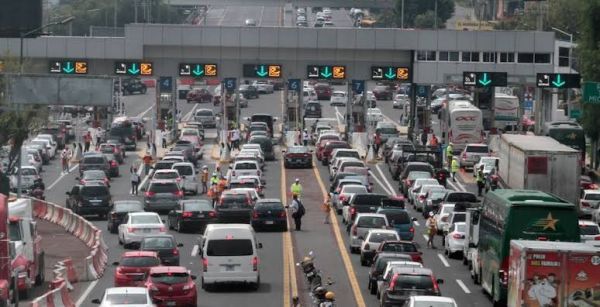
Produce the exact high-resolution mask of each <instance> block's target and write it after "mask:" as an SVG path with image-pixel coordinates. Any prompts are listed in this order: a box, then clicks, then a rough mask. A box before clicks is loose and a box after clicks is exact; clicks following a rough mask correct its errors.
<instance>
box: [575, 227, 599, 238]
mask: <svg viewBox="0 0 600 307" xmlns="http://www.w3.org/2000/svg"><path fill="white" fill-rule="evenodd" d="M579 231H580V232H581V235H583V236H593V235H597V234H600V232H599V231H598V226H596V225H579Z"/></svg>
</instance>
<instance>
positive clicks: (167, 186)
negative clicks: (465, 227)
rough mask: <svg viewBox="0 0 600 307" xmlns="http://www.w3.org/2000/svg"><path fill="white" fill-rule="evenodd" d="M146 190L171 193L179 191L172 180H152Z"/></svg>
mask: <svg viewBox="0 0 600 307" xmlns="http://www.w3.org/2000/svg"><path fill="white" fill-rule="evenodd" d="M148 191H149V192H154V193H173V192H177V191H179V187H178V186H177V184H176V183H174V182H160V183H159V182H153V183H151V184H150V188H149V189H148Z"/></svg>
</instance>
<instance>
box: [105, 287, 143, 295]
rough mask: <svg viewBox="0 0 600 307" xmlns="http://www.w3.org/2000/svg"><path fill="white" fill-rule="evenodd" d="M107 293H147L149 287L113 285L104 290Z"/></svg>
mask: <svg viewBox="0 0 600 307" xmlns="http://www.w3.org/2000/svg"><path fill="white" fill-rule="evenodd" d="M104 291H105V293H106V294H146V293H148V289H147V288H143V287H113V288H106V290H104Z"/></svg>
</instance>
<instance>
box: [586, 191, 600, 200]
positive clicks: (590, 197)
mask: <svg viewBox="0 0 600 307" xmlns="http://www.w3.org/2000/svg"><path fill="white" fill-rule="evenodd" d="M584 199H586V200H600V193H598V194H597V193H590V194H586V195H585V197H584Z"/></svg>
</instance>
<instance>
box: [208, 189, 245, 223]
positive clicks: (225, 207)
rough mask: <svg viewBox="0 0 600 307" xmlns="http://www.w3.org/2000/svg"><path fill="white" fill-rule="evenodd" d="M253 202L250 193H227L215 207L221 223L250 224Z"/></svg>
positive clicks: (224, 193)
mask: <svg viewBox="0 0 600 307" xmlns="http://www.w3.org/2000/svg"><path fill="white" fill-rule="evenodd" d="M252 204H253V202H252V199H251V198H250V196H249V195H248V193H239V192H234V191H225V192H223V194H222V195H221V199H220V200H219V203H218V204H217V205H216V206H215V210H216V211H217V216H218V217H219V222H220V223H250V219H251V217H252V210H253V205H252Z"/></svg>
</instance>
